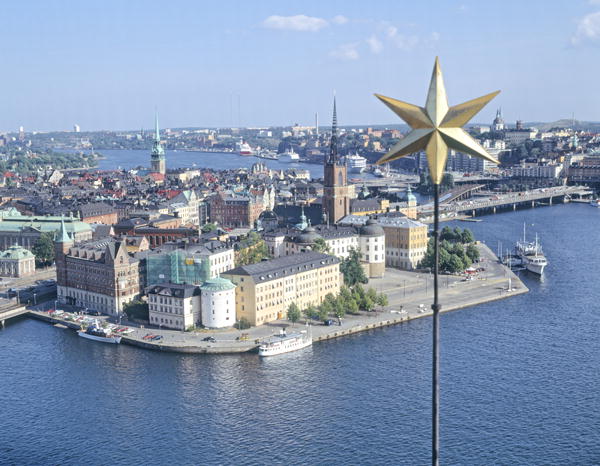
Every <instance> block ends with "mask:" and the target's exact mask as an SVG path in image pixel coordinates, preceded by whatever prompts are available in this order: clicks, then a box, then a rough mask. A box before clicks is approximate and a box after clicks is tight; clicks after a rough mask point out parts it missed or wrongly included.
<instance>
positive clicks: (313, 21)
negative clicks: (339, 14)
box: [262, 15, 329, 32]
mask: <svg viewBox="0 0 600 466" xmlns="http://www.w3.org/2000/svg"><path fill="white" fill-rule="evenodd" d="M262 24H263V26H264V27H266V28H269V29H284V30H288V31H309V32H315V31H318V30H320V29H323V28H324V27H326V26H327V25H328V24H329V23H328V22H327V21H326V20H324V19H323V18H316V17H314V16H306V15H296V16H277V15H272V16H269V17H268V18H267V19H265V20H264V21H263V23H262Z"/></svg>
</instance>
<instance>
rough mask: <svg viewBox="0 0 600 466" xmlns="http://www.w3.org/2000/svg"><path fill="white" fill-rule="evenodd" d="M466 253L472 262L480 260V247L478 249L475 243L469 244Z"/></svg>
mask: <svg viewBox="0 0 600 466" xmlns="http://www.w3.org/2000/svg"><path fill="white" fill-rule="evenodd" d="M466 254H467V257H468V258H469V259H471V261H472V262H477V261H478V260H479V249H477V246H475V245H474V244H473V243H471V244H469V245H468V246H467V251H466Z"/></svg>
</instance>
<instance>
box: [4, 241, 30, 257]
mask: <svg viewBox="0 0 600 466" xmlns="http://www.w3.org/2000/svg"><path fill="white" fill-rule="evenodd" d="M30 257H34V256H33V253H32V252H31V251H29V250H28V249H25V248H23V247H21V246H18V245H16V244H15V245H14V246H11V247H10V248H8V249H7V250H6V251H3V252H2V253H0V258H2V259H14V260H19V259H29V258H30Z"/></svg>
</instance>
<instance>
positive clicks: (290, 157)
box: [279, 149, 300, 163]
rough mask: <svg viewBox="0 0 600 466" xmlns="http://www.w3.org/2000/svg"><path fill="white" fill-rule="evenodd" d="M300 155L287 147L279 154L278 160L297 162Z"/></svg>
mask: <svg viewBox="0 0 600 466" xmlns="http://www.w3.org/2000/svg"><path fill="white" fill-rule="evenodd" d="M299 160H300V156H299V155H298V154H297V153H296V152H294V149H287V150H286V151H285V152H284V153H283V154H279V161H280V162H286V163H293V162H298V161H299Z"/></svg>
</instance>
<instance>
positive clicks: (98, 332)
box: [77, 321, 121, 344]
mask: <svg viewBox="0 0 600 466" xmlns="http://www.w3.org/2000/svg"><path fill="white" fill-rule="evenodd" d="M77 334H78V335H79V336H80V337H83V338H88V339H90V340H95V341H101V342H104V343H117V344H118V343H121V337H120V336H119V335H113V333H112V331H110V330H109V329H105V328H102V327H101V326H100V325H98V321H95V322H93V323H92V324H90V325H88V327H87V328H86V329H85V330H80V331H78V332H77Z"/></svg>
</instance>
